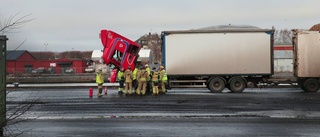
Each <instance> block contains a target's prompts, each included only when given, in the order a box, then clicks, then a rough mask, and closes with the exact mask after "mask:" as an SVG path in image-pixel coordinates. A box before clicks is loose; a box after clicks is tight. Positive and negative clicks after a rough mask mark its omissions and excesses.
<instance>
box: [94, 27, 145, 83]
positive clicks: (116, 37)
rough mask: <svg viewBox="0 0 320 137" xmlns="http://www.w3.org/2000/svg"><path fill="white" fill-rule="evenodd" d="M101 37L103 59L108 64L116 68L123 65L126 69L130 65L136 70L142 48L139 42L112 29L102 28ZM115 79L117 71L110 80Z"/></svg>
mask: <svg viewBox="0 0 320 137" xmlns="http://www.w3.org/2000/svg"><path fill="white" fill-rule="evenodd" d="M100 39H101V42H102V45H103V55H102V59H103V61H104V62H105V63H106V64H107V65H110V64H112V65H114V68H115V69H116V68H121V67H122V68H124V69H125V70H126V69H127V68H128V67H129V66H130V67H131V70H134V68H135V62H136V60H137V59H138V57H139V51H140V49H141V46H140V45H139V44H138V43H136V42H134V41H131V40H130V39H128V38H126V37H124V36H121V35H120V34H117V33H116V32H113V31H111V30H101V32H100ZM114 71H115V70H113V72H114ZM115 79H116V73H112V75H111V78H110V82H114V81H115Z"/></svg>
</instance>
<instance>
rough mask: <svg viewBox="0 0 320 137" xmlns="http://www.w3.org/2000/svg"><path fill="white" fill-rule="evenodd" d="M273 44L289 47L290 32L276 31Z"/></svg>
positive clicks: (286, 30) (290, 40) (290, 41)
mask: <svg viewBox="0 0 320 137" xmlns="http://www.w3.org/2000/svg"><path fill="white" fill-rule="evenodd" d="M274 43H275V44H277V45H291V44H292V32H291V31H290V30H289V29H281V30H276V31H275V34H274Z"/></svg>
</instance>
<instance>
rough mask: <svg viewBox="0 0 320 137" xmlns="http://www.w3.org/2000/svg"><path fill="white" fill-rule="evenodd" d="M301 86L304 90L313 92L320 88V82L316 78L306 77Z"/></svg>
mask: <svg viewBox="0 0 320 137" xmlns="http://www.w3.org/2000/svg"><path fill="white" fill-rule="evenodd" d="M303 87H304V91H305V92H309V93H314V92H317V91H318V90H319V89H320V84H319V81H318V80H317V79H314V78H311V79H307V80H306V81H305V82H304V83H303Z"/></svg>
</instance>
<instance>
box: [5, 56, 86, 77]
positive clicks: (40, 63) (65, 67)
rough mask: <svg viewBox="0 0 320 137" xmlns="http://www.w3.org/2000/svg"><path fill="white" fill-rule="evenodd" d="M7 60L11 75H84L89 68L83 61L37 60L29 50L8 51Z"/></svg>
mask: <svg viewBox="0 0 320 137" xmlns="http://www.w3.org/2000/svg"><path fill="white" fill-rule="evenodd" d="M6 59H7V72H8V73H9V74H12V73H25V74H31V73H51V74H64V73H84V70H85V68H86V67H87V63H86V61H85V60H81V59H57V60H37V59H36V58H35V57H34V56H32V55H31V54H30V53H29V52H28V51H27V50H16V51H7V56H6ZM36 70H38V71H36Z"/></svg>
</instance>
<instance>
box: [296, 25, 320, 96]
mask: <svg viewBox="0 0 320 137" xmlns="http://www.w3.org/2000/svg"><path fill="white" fill-rule="evenodd" d="M293 54H294V58H293V73H294V76H295V77H296V79H297V82H298V84H299V86H300V87H301V89H303V90H304V91H307V92H317V91H318V90H319V88H320V85H319V79H320V33H319V31H306V30H293Z"/></svg>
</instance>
